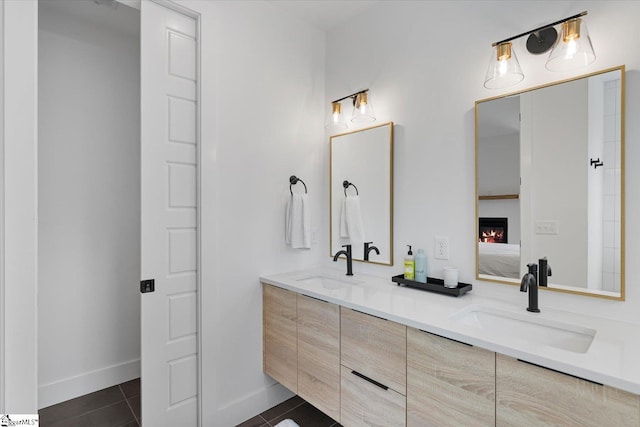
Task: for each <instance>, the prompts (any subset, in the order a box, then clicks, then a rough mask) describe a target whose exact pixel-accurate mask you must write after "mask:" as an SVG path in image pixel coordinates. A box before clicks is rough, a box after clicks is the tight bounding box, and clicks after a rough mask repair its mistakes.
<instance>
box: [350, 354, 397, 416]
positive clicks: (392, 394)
mask: <svg viewBox="0 0 640 427" xmlns="http://www.w3.org/2000/svg"><path fill="white" fill-rule="evenodd" d="M405 421H406V398H405V397H404V396H403V395H401V394H400V393H398V392H396V391H394V390H392V389H390V388H387V389H385V388H383V387H381V386H380V385H376V384H374V383H372V382H371V381H368V380H366V379H363V378H362V377H360V376H358V375H356V374H354V373H353V371H352V370H351V369H350V368H346V367H344V366H342V368H341V399H340V424H342V425H343V426H344V427H391V426H393V427H403V426H405V425H406V422H405Z"/></svg>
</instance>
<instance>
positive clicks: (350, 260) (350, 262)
mask: <svg viewBox="0 0 640 427" xmlns="http://www.w3.org/2000/svg"><path fill="white" fill-rule="evenodd" d="M342 247H343V248H347V249H346V250H341V251H340V252H338V253H336V254H335V255H334V256H333V262H336V261H338V257H339V256H340V255H344V256H346V257H347V276H353V258H352V257H351V245H342Z"/></svg>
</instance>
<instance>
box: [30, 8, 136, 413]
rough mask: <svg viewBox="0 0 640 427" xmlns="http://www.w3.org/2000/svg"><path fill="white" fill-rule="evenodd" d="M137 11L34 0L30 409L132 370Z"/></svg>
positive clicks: (130, 373)
mask: <svg viewBox="0 0 640 427" xmlns="http://www.w3.org/2000/svg"><path fill="white" fill-rule="evenodd" d="M65 3H66V4H65ZM90 17H93V18H90ZM138 19H139V12H138V11H137V10H135V9H131V8H127V7H125V6H123V5H120V6H119V7H118V8H117V9H116V10H114V9H112V8H108V7H104V6H99V5H96V4H95V3H93V2H91V1H85V2H78V1H75V0H72V1H71V2H69V1H66V2H40V7H39V67H38V84H39V102H38V108H39V111H38V113H39V121H38V127H39V138H38V172H39V179H38V202H39V206H38V217H39V218H38V238H39V248H38V266H39V278H38V301H39V305H38V314H39V317H38V354H39V357H38V366H39V370H38V383H39V398H38V404H39V407H45V406H49V405H52V404H55V403H58V402H61V401H64V400H67V399H70V398H73V397H76V396H80V395H83V394H86V393H89V392H92V391H95V390H100V389H102V388H105V387H108V386H111V385H114V384H118V383H120V382H123V381H126V380H129V379H132V378H136V377H138V376H139V372H140V365H139V363H140V361H139V359H140V293H139V287H138V282H139V280H140V237H139V236H140V172H139V170H140V125H139V109H140V99H139V93H140V84H139V81H140V77H139V76H140V68H139V57H140V55H139V34H138V27H139V25H137V20H138ZM123 20H124V21H127V20H129V21H131V20H133V21H132V22H133V23H135V24H136V25H132V26H131V28H130V30H129V31H130V32H125V31H122V28H116V27H114V26H113V25H116V24H114V21H120V22H122V21H123Z"/></svg>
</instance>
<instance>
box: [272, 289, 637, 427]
mask: <svg viewBox="0 0 640 427" xmlns="http://www.w3.org/2000/svg"><path fill="white" fill-rule="evenodd" d="M262 286H263V317H264V331H263V338H264V355H263V360H264V371H265V373H267V374H268V375H270V376H271V377H273V378H274V379H275V380H277V381H278V382H280V383H281V384H282V385H284V386H285V387H287V388H288V389H289V390H291V391H293V392H294V393H297V394H299V395H300V396H301V397H302V398H304V399H305V400H307V401H308V402H309V403H311V404H312V405H314V406H316V407H317V408H318V409H320V410H321V411H323V412H324V413H326V414H327V415H329V416H330V417H332V418H333V419H334V420H336V421H338V422H340V423H341V424H342V425H343V426H344V427H360V426H362V427H370V426H374V427H375V426H380V427H382V426H384V427H389V426H393V427H401V426H408V427H425V426H438V427H446V426H452V427H459V426H471V425H473V426H576V427H578V426H580V427H583V426H585V427H589V426H593V427H596V426H597V427H600V426H616V427H617V426H635V427H640V396H639V395H637V394H633V393H630V392H627V391H623V390H619V389H616V388H613V387H609V386H603V385H600V384H597V383H593V382H591V381H587V380H584V379H581V378H577V377H574V376H571V375H567V374H564V373H561V372H558V371H554V370H551V369H547V368H544V367H540V366H536V365H532V364H530V363H526V362H522V361H520V360H518V359H516V358H513V357H510V356H505V355H503V354H500V353H496V352H493V351H489V350H486V349H483V348H480V347H477V346H472V345H469V344H466V343H463V342H459V341H455V340H452V339H449V338H445V337H442V336H439V335H434V334H432V333H429V332H425V331H423V330H420V329H417V328H414V327H412V326H407V325H404V324H402V323H399V322H394V321H391V320H387V319H384V318H381V317H377V316H374V315H370V314H366V313H363V312H360V311H357V310H353V309H351V308H347V307H345V306H341V304H335V303H331V302H326V301H323V300H319V299H316V298H315V297H309V296H306V295H303V294H301V293H298V292H294V291H291V290H286V289H282V288H279V287H277V286H273V285H270V284H266V283H263V284H262Z"/></svg>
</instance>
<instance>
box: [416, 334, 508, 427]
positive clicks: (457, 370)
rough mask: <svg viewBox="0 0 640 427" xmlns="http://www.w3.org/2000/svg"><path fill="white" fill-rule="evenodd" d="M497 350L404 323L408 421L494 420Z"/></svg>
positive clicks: (477, 422) (470, 422)
mask: <svg viewBox="0 0 640 427" xmlns="http://www.w3.org/2000/svg"><path fill="white" fill-rule="evenodd" d="M494 425H495V353H493V352H491V351H487V350H483V349H481V348H477V347H473V346H470V345H466V344H462V343H459V342H456V341H452V340H449V339H446V338H441V337H438V336H436V335H433V334H429V333H427V332H423V331H420V330H418V329H414V328H407V426H409V427H412V426H414V427H426V426H438V427H444V426H452V427H458V426H494Z"/></svg>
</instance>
